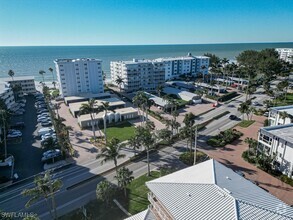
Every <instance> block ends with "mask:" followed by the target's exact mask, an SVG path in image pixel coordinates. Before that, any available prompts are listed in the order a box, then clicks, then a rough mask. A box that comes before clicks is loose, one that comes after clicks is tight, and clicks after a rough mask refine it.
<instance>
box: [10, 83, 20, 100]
mask: <svg viewBox="0 0 293 220" xmlns="http://www.w3.org/2000/svg"><path fill="white" fill-rule="evenodd" d="M12 91H13V95H14V99H15V101H17V100H18V95H19V92H21V91H22V87H21V85H19V84H15V85H13V86H12Z"/></svg>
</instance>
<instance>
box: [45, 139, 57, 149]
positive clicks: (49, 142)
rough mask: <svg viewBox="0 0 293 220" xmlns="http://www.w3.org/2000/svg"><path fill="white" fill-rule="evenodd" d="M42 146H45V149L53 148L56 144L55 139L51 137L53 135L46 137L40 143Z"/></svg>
mask: <svg viewBox="0 0 293 220" xmlns="http://www.w3.org/2000/svg"><path fill="white" fill-rule="evenodd" d="M42 146H43V148H45V149H46V150H52V149H55V148H56V146H57V141H56V140H55V139H54V138H53V137H49V138H48V139H46V140H45V141H44V142H43V144H42Z"/></svg>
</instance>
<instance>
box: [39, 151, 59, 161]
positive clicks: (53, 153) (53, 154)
mask: <svg viewBox="0 0 293 220" xmlns="http://www.w3.org/2000/svg"><path fill="white" fill-rule="evenodd" d="M59 156H61V151H60V150H59V149H55V150H48V151H46V152H44V153H43V157H42V159H41V160H42V161H43V162H44V161H46V160H49V159H52V158H54V157H59Z"/></svg>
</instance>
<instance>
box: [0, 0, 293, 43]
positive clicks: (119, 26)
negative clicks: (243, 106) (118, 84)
mask: <svg viewBox="0 0 293 220" xmlns="http://www.w3.org/2000/svg"><path fill="white" fill-rule="evenodd" d="M292 21H293V0H201V1H198V0H0V45H1V46H11V45H17V46H18V45H116V44H200V43H238V42H239V43H242V42H292V41H293V22H292Z"/></svg>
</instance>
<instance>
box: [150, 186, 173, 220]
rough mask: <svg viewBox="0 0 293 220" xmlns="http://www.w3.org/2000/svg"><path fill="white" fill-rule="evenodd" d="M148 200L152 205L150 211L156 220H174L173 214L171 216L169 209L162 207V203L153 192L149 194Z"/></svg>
mask: <svg viewBox="0 0 293 220" xmlns="http://www.w3.org/2000/svg"><path fill="white" fill-rule="evenodd" d="M148 200H149V201H150V203H151V205H149V209H150V210H151V211H152V213H153V214H154V215H155V216H156V219H161V220H172V219H173V217H172V216H171V214H169V212H168V211H167V209H166V208H165V207H164V206H163V205H161V203H160V202H159V201H158V200H157V198H156V197H155V195H154V194H153V193H152V192H149V193H148Z"/></svg>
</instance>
